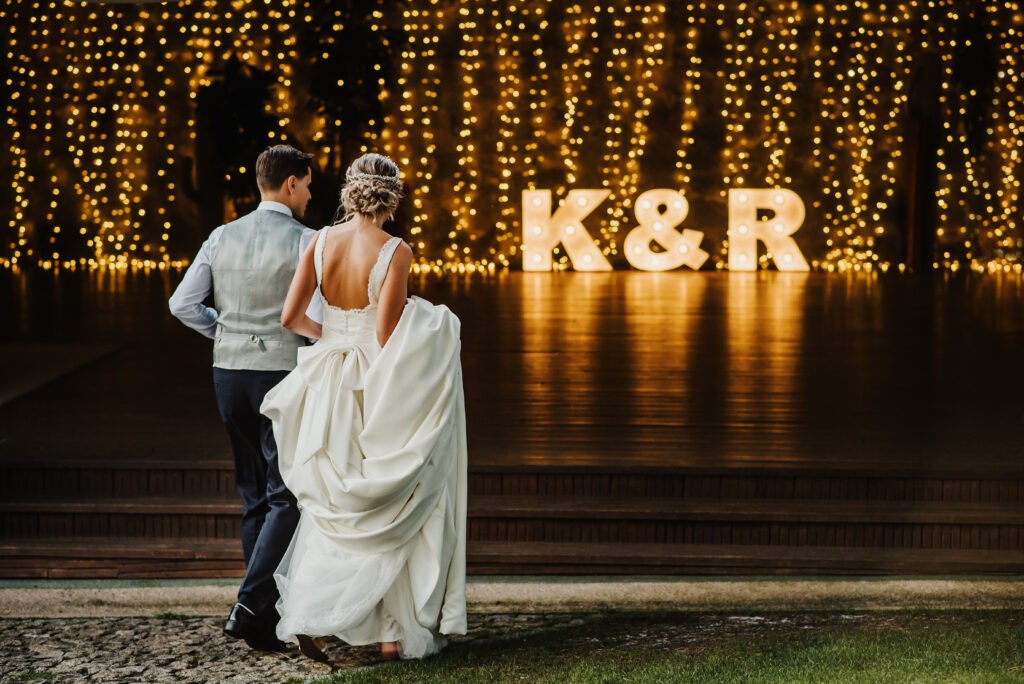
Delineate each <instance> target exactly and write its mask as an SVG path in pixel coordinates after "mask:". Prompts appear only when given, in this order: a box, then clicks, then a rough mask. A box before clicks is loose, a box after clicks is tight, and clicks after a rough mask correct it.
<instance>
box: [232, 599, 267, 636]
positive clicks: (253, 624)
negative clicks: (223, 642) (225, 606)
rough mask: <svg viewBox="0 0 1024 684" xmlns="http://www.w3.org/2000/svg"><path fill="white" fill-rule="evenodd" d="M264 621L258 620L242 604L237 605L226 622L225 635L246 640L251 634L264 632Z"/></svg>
mask: <svg viewBox="0 0 1024 684" xmlns="http://www.w3.org/2000/svg"><path fill="white" fill-rule="evenodd" d="M262 622H263V621H262V620H260V619H259V618H257V617H256V616H255V615H254V614H253V613H251V612H250V611H249V609H248V608H246V607H245V606H243V605H242V604H241V603H236V604H235V607H234V608H232V609H231V614H230V615H228V619H227V620H226V621H225V622H224V633H225V634H227V635H228V636H229V637H233V638H235V639H244V638H246V637H247V636H249V635H250V634H255V633H256V632H258V631H264V628H263V624H262Z"/></svg>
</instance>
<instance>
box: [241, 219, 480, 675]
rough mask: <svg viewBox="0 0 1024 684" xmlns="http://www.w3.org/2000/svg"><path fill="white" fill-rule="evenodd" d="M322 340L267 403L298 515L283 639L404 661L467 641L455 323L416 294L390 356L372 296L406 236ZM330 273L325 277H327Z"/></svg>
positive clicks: (287, 570)
mask: <svg viewBox="0 0 1024 684" xmlns="http://www.w3.org/2000/svg"><path fill="white" fill-rule="evenodd" d="M326 232H327V231H326V230H324V231H321V233H320V235H319V236H318V238H317V243H316V246H315V247H314V264H315V268H316V278H317V286H318V287H317V290H318V292H319V293H320V296H321V299H322V301H323V311H324V325H323V336H322V337H321V339H320V340H319V341H318V342H317V343H316V344H314V345H313V346H311V347H305V348H302V349H300V350H299V357H298V365H297V366H296V368H295V370H293V371H292V372H291V373H290V374H289V375H288V376H287V377H286V378H285V379H284V380H283V381H282V382H281V383H280V384H279V385H277V387H275V388H273V389H272V390H271V391H270V392H269V393H268V394H267V396H266V399H265V400H264V402H263V405H262V407H261V410H262V412H263V413H264V414H265V415H266V416H267V417H268V418H270V419H271V420H272V421H273V423H274V436H275V438H276V440H277V447H278V462H279V465H280V469H281V474H282V476H283V477H284V481H285V483H286V484H287V485H288V488H289V489H290V490H291V491H292V493H293V494H294V495H295V496H296V498H297V499H298V502H299V509H300V511H301V517H300V520H299V525H298V528H297V530H296V532H295V536H294V538H293V539H292V543H291V546H290V547H289V549H288V551H287V553H286V554H285V556H284V559H283V560H282V561H281V565H280V566H279V568H278V570H277V573H276V574H275V579H276V581H277V586H278V588H279V590H280V592H281V599H280V600H279V601H278V604H277V609H278V612H280V614H281V621H280V623H279V624H278V627H277V635H278V637H279V638H280V639H282V640H283V641H291V642H294V641H296V635H298V634H306V635H309V636H326V635H334V636H337V637H338V638H340V639H342V640H344V641H346V642H348V643H349V644H353V645H361V644H371V643H376V642H383V641H397V642H399V651H400V653H401V655H402V657H405V658H419V657H422V656H425V655H429V654H431V653H434V652H436V651H438V650H439V649H441V648H442V647H443V646H444V645H445V643H446V641H445V639H444V637H443V636H442V635H444V634H465V632H466V584H465V575H466V561H465V558H466V545H465V539H466V426H465V404H464V398H463V390H462V367H461V363H460V360H459V352H460V348H461V346H460V341H459V331H460V324H459V319H458V318H456V316H455V315H454V314H453V313H452V312H451V311H449V310H448V308H447V307H444V306H434V305H432V304H430V303H429V302H427V301H425V300H423V299H420V298H418V297H411V298H410V299H409V300H408V301H407V302H406V305H405V309H404V311H403V313H402V317H401V320H400V321H399V323H398V325H397V327H396V328H395V331H394V333H392V335H391V337H390V338H389V340H388V342H387V344H386V345H384V347H383V348H382V347H381V346H380V345H379V344H378V343H377V336H376V317H377V300H378V298H379V296H380V289H381V285H382V284H383V282H384V278H385V276H386V274H387V270H388V265H389V264H390V262H391V257H392V256H393V255H394V253H395V249H396V248H397V247H398V245H399V243H400V242H401V240H399V239H398V238H392V239H391V240H389V241H388V242H387V243H386V244H385V245H384V247H383V248H382V249H381V251H380V254H379V256H378V258H377V262H376V264H375V265H374V267H373V269H372V270H371V272H370V278H369V283H368V286H367V288H368V294H369V300H370V304H369V306H367V307H366V308H364V309H354V310H345V309H340V308H338V307H334V306H331V305H330V304H328V303H327V301H326V299H323V290H322V288H321V287H320V284H321V283H322V282H323V277H324V273H323V236H324V235H325V234H326ZM328 275H329V274H328Z"/></svg>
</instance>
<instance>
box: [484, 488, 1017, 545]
mask: <svg viewBox="0 0 1024 684" xmlns="http://www.w3.org/2000/svg"><path fill="white" fill-rule="evenodd" d="M469 515H471V516H477V517H492V518H498V517H514V518H535V517H543V518H563V519H565V518H569V519H577V520H593V519H617V520H677V519H685V520H721V521H764V520H772V521H802V522H835V523H875V522H882V523H933V524H943V525H953V524H963V525H1024V508H1022V507H1019V506H1011V505H1007V504H978V503H945V502H898V501H897V502H893V501H887V502H860V501H824V500H810V499H804V500H764V499H754V500H749V499H735V500H734V499H721V500H718V499H710V498H694V499H686V498H651V497H618V498H611V497H583V496H576V497H560V498H548V497H523V496H519V497H513V496H502V497H485V496H476V497H471V498H470V499H469ZM950 539H951V538H950V537H948V532H947V538H946V539H945V540H943V541H944V542H948V541H950Z"/></svg>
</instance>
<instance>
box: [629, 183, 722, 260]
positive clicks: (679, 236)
mask: <svg viewBox="0 0 1024 684" xmlns="http://www.w3.org/2000/svg"><path fill="white" fill-rule="evenodd" d="M662 207H664V211H662V209H661V208H662ZM689 211H690V203H689V202H687V201H686V197H684V196H683V194H682V193H680V192H676V191H675V190H669V189H667V188H659V189H657V190H648V191H647V192H645V193H644V194H642V195H640V196H639V197H638V198H637V199H636V207H635V212H636V220H637V221H639V223H640V225H638V226H636V227H635V228H633V230H631V231H629V234H628V235H626V240H625V243H624V248H625V250H626V259H627V260H628V261H629V263H630V264H632V265H633V267H634V268H639V269H641V270H644V271H670V270H672V269H674V268H679V267H680V266H684V265H685V266H689V267H690V268H692V269H694V270H697V269H699V268H700V267H701V266H702V265H703V264H704V262H705V261H707V260H708V253H707V252H705V251H704V250H703V249H701V248H700V242H701V240H703V239H704V233H703V232H701V231H699V230H690V229H689V228H687V229H684V230H683V231H682V232H681V233H680V232H679V231H677V230H675V227H676V226H678V225H679V224H680V223H682V222H683V219H685V218H686V215H687V214H688V213H689ZM652 242H656V243H658V244H659V245H661V246H662V247H663V248H664V250H665V251H663V252H655V251H654V250H652V249H651V243H652Z"/></svg>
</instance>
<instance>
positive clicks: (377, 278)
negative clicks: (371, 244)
mask: <svg viewBox="0 0 1024 684" xmlns="http://www.w3.org/2000/svg"><path fill="white" fill-rule="evenodd" d="M401 242H402V238H398V237H393V238H391V239H390V240H388V241H387V242H385V243H384V246H383V247H381V248H380V253H378V254H377V261H376V263H374V265H373V268H372V269H370V280H369V282H368V283H367V284H366V294H367V295H369V297H370V304H371V305H373V304H376V303H377V301H378V300H379V299H380V288H381V287H383V285H384V278H385V277H386V276H387V274H388V267H389V266H390V265H391V257H393V256H394V255H395V250H396V249H398V245H399V244H401Z"/></svg>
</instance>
